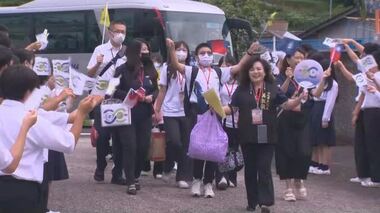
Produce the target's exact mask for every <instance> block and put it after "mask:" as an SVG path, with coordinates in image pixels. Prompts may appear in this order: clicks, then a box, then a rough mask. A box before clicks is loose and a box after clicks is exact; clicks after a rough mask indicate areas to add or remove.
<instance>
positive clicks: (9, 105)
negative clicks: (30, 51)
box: [0, 65, 101, 212]
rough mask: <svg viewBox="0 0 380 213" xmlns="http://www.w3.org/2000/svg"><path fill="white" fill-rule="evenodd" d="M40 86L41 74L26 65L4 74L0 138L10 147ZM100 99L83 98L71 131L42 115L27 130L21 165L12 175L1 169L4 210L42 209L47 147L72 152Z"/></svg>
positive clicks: (0, 195) (0, 196)
mask: <svg viewBox="0 0 380 213" xmlns="http://www.w3.org/2000/svg"><path fill="white" fill-rule="evenodd" d="M37 86H38V77H37V75H36V74H35V73H34V72H33V71H32V70H30V69H29V68H27V67H25V66H22V65H18V66H11V67H9V68H7V69H6V70H4V71H3V73H2V75H1V77H0V87H1V90H2V92H3V97H4V101H3V103H2V104H1V105H0V125H1V126H2V128H1V129H0V138H1V139H2V143H3V145H4V146H5V147H6V148H7V149H10V147H11V146H12V145H13V144H14V143H15V141H16V137H17V131H18V129H19V128H20V124H21V122H22V119H23V117H24V116H25V114H26V113H27V111H26V109H25V104H24V103H25V101H26V100H27V99H28V97H29V96H30V94H31V93H32V92H33V90H34V89H35V88H36V87H37ZM100 101H101V99H100V98H98V97H94V96H90V97H87V98H85V99H84V100H82V101H81V103H80V104H79V107H78V110H77V113H76V116H75V118H73V119H74V121H73V126H72V128H71V129H70V131H64V130H63V129H62V128H61V127H57V126H55V125H54V124H52V123H51V122H50V121H48V120H47V119H45V118H44V117H41V116H38V119H37V122H36V124H35V125H34V126H33V127H32V128H30V130H29V132H28V134H27V139H26V146H25V151H24V154H23V156H22V158H21V161H20V164H19V167H18V169H17V170H16V171H15V172H14V173H13V174H11V175H9V174H6V173H3V172H0V188H1V189H2V190H0V212H42V210H41V207H40V201H41V192H40V184H41V182H42V179H43V164H44V162H45V158H44V149H52V150H56V151H60V152H65V153H72V152H73V151H74V148H75V145H76V143H77V141H78V139H79V137H80V133H81V131H82V126H83V121H84V119H85V116H86V115H87V114H88V112H89V111H91V110H92V109H93V107H94V106H95V105H97V104H99V103H100ZM67 117H68V119H69V116H67ZM15 198H17V199H15ZM20 203H22V205H20Z"/></svg>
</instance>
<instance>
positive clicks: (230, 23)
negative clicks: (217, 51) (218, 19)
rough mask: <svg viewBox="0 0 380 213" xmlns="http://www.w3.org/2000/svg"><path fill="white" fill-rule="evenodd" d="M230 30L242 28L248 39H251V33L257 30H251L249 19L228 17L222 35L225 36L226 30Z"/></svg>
mask: <svg viewBox="0 0 380 213" xmlns="http://www.w3.org/2000/svg"><path fill="white" fill-rule="evenodd" d="M231 30H244V31H246V32H247V35H248V37H249V40H251V41H253V38H254V36H253V33H256V34H257V32H256V31H255V30H253V28H252V26H251V23H249V21H247V20H244V19H239V18H228V19H227V20H226V22H225V23H224V26H223V30H222V33H223V37H226V36H227V34H228V32H229V31H231Z"/></svg>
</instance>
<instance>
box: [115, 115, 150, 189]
mask: <svg viewBox="0 0 380 213" xmlns="http://www.w3.org/2000/svg"><path fill="white" fill-rule="evenodd" d="M151 131H152V118H151V117H149V118H146V119H142V120H138V121H133V120H132V125H129V126H120V127H114V128H112V137H113V138H114V141H113V147H114V160H116V161H121V162H123V163H122V165H123V168H124V172H125V176H126V180H127V185H131V184H134V183H135V180H136V179H138V178H139V177H140V174H141V171H142V170H143V168H144V165H145V162H146V160H147V156H148V151H149V144H150V140H151V134H152V132H151ZM115 151H120V152H119V153H117V154H116V153H115ZM115 158H116V159H115Z"/></svg>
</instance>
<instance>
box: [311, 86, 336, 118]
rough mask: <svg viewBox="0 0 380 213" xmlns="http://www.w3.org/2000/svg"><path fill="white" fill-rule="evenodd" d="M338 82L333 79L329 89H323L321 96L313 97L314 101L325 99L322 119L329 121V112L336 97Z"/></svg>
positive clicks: (330, 112) (333, 105) (331, 110)
mask: <svg viewBox="0 0 380 213" xmlns="http://www.w3.org/2000/svg"><path fill="white" fill-rule="evenodd" d="M338 91H339V87H338V83H337V82H336V81H335V80H334V81H333V85H332V87H331V89H330V90H329V91H327V92H326V91H323V92H322V94H321V97H319V98H317V97H314V100H315V101H326V104H325V108H324V110H323V115H322V121H323V122H329V121H330V119H331V114H332V112H333V110H334V107H335V102H336V98H337V97H338Z"/></svg>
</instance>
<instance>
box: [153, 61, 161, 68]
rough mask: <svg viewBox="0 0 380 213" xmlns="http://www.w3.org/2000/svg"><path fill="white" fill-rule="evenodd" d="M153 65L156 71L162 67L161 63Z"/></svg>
mask: <svg viewBox="0 0 380 213" xmlns="http://www.w3.org/2000/svg"><path fill="white" fill-rule="evenodd" d="M153 64H154V68H156V69H158V68H160V67H161V64H160V63H157V62H155V63H153Z"/></svg>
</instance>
